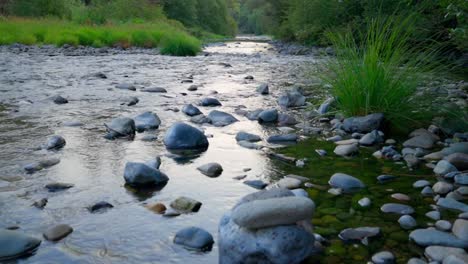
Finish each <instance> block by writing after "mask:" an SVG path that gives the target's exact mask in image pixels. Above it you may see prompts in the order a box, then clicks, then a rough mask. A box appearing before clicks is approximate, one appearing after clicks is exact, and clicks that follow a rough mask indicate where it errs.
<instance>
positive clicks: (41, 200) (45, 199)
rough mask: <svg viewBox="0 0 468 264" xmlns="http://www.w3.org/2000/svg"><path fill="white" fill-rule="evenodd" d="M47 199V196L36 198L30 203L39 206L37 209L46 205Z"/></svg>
mask: <svg viewBox="0 0 468 264" xmlns="http://www.w3.org/2000/svg"><path fill="white" fill-rule="evenodd" d="M48 201H49V200H47V198H42V199H40V200H37V201H35V202H34V203H33V204H32V205H33V206H34V207H36V208H39V209H44V207H45V206H46V205H47V202H48Z"/></svg>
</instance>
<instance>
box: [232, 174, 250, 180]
mask: <svg viewBox="0 0 468 264" xmlns="http://www.w3.org/2000/svg"><path fill="white" fill-rule="evenodd" d="M246 177H247V175H239V176H235V177H232V178H233V179H234V180H243V179H245V178H246Z"/></svg>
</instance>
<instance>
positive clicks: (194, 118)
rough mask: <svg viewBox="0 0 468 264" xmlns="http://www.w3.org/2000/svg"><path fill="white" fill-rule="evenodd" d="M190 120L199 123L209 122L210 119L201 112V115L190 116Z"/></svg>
mask: <svg viewBox="0 0 468 264" xmlns="http://www.w3.org/2000/svg"><path fill="white" fill-rule="evenodd" d="M190 122H192V123H195V124H199V125H202V124H211V119H210V118H208V117H206V116H205V115H203V114H201V115H196V116H192V117H191V118H190Z"/></svg>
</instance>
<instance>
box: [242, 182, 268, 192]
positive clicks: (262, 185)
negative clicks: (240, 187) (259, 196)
mask: <svg viewBox="0 0 468 264" xmlns="http://www.w3.org/2000/svg"><path fill="white" fill-rule="evenodd" d="M244 184H246V185H248V186H250V187H253V188H255V189H259V190H261V189H265V187H267V185H268V184H266V183H265V182H263V181H261V180H247V181H244Z"/></svg>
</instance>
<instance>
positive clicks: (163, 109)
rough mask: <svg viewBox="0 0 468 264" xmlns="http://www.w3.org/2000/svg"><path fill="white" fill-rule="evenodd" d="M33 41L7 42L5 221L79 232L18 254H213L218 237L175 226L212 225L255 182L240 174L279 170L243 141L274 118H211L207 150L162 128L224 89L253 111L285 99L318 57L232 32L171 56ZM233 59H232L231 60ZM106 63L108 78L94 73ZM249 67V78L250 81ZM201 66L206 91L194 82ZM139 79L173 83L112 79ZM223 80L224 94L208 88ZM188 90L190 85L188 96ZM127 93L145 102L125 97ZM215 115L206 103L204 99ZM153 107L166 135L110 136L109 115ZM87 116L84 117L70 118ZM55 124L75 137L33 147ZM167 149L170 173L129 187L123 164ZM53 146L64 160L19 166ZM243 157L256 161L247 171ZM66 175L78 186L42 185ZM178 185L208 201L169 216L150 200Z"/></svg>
mask: <svg viewBox="0 0 468 264" xmlns="http://www.w3.org/2000/svg"><path fill="white" fill-rule="evenodd" d="M38 50H40V49H32V50H30V51H27V52H11V50H10V49H7V48H2V49H0V99H1V100H0V111H1V113H0V228H5V227H8V226H19V227H20V230H22V231H23V232H25V233H27V234H29V235H32V236H35V237H38V238H41V237H42V233H43V232H44V231H45V230H46V229H48V228H50V227H52V226H54V225H56V224H60V223H65V224H69V225H70V226H72V227H73V228H74V232H73V233H72V234H71V235H69V236H68V237H67V238H65V239H64V240H62V241H60V242H58V243H52V242H48V241H43V242H42V245H41V246H40V248H39V250H38V251H37V252H36V254H35V255H33V256H31V257H29V258H26V259H21V260H18V261H17V262H18V263H184V262H185V263H216V262H217V259H218V256H217V254H218V253H217V252H218V250H217V247H216V243H215V245H214V248H213V250H212V251H211V252H207V253H196V252H190V251H187V250H186V249H184V248H182V247H180V246H177V245H174V244H173V243H172V240H173V237H174V235H175V233H176V232H177V231H178V230H180V229H182V228H184V227H187V226H198V227H201V228H204V229H206V230H207V231H209V232H210V233H211V234H213V236H214V238H215V241H217V226H218V222H219V219H220V217H221V216H222V214H223V213H224V212H225V211H227V210H229V209H230V208H231V207H232V206H233V205H234V204H235V203H236V201H237V200H238V199H239V198H240V197H242V196H243V195H245V194H248V193H250V192H253V191H255V189H252V188H251V187H248V186H246V185H244V184H242V182H240V181H236V180H233V179H232V177H234V176H238V175H242V174H247V175H248V176H247V179H263V180H265V181H267V182H268V181H269V180H270V179H271V178H274V177H277V176H278V175H281V174H282V173H283V172H282V171H281V170H280V169H275V168H276V167H275V166H273V165H272V164H271V163H272V161H271V160H270V159H268V158H267V157H266V156H265V155H264V154H263V153H262V152H261V151H257V150H250V149H245V148H242V147H240V146H238V145H237V144H236V142H235V139H234V137H235V134H236V133H237V132H238V131H241V130H244V131H248V132H250V133H255V134H260V135H263V136H266V135H268V134H270V133H273V132H275V129H274V128H268V127H262V126H261V125H259V124H258V123H257V122H253V121H250V120H247V119H246V118H245V117H242V116H238V115H235V116H236V117H237V118H238V119H239V120H240V122H237V123H235V124H233V125H230V126H227V127H224V128H218V127H212V126H206V125H204V126H203V127H202V128H203V129H204V130H205V133H206V134H210V135H213V137H212V138H209V142H210V146H209V148H208V150H207V151H206V152H204V153H203V154H201V155H200V156H197V157H193V158H188V159H180V158H177V157H175V156H173V155H171V154H170V153H168V152H167V151H166V149H165V147H164V145H163V143H162V139H163V137H164V133H165V131H166V130H167V129H168V127H170V126H171V125H172V124H173V123H174V122H176V121H188V120H189V118H188V117H187V116H185V115H184V114H183V113H182V112H175V111H171V110H170V109H173V108H178V109H181V108H182V106H183V105H184V104H187V103H196V102H197V101H198V100H199V99H201V98H203V97H205V96H213V97H216V98H218V99H219V100H220V101H221V103H222V104H223V106H222V107H217V108H216V109H219V110H221V111H226V112H229V113H232V114H234V110H235V109H236V108H238V107H243V106H245V107H246V109H248V110H254V109H257V108H266V107H277V104H276V96H277V95H278V94H279V93H280V91H281V89H283V88H284V87H286V86H288V85H292V84H295V83H298V82H306V78H305V76H306V74H307V72H308V70H309V69H310V67H313V65H314V64H315V63H316V62H317V60H316V59H315V58H313V57H306V56H286V55H279V54H277V53H276V52H275V50H274V49H273V47H272V46H271V45H270V44H268V43H260V42H229V43H227V44H224V45H214V46H210V47H207V48H206V49H205V51H206V52H207V53H208V55H207V56H204V55H200V56H197V57H186V58H185V57H183V58H181V57H170V56H161V55H157V54H151V52H148V51H145V52H141V53H138V52H133V53H123V52H122V53H119V52H117V53H115V54H102V55H100V56H95V55H82V56H66V55H64V54H62V53H58V54H53V55H54V56H51V54H49V53H48V52H39V51H38ZM226 63H229V64H230V65H232V67H226ZM97 72H103V73H105V74H106V75H107V77H108V78H107V79H99V78H95V77H93V76H92V75H93V74H95V73H97ZM246 75H253V76H254V77H255V79H254V80H253V81H249V80H245V79H244V77H245V76H246ZM189 76H193V84H196V85H199V89H198V91H194V92H189V91H187V88H188V87H189V86H190V85H191V84H192V83H185V82H182V81H183V80H186V79H188V77H189ZM124 82H125V83H134V84H136V86H137V87H138V88H143V87H164V88H166V89H167V91H168V93H167V94H155V93H144V92H141V91H139V90H138V91H136V92H133V91H127V90H120V89H115V88H113V87H114V86H115V85H116V84H118V83H124ZM261 82H268V83H269V84H270V91H271V93H272V95H268V96H261V95H258V94H257V93H255V88H256V87H257V86H258V85H259V83H261ZM213 90H215V91H217V92H218V94H214V95H213V94H212V91H213ZM182 93H187V94H186V95H184V94H182ZM55 94H60V95H62V96H64V97H66V98H68V100H69V103H68V104H65V105H56V104H54V103H52V102H51V101H50V99H49V98H50V97H51V96H53V95H55ZM130 96H137V97H138V98H139V100H140V102H139V103H138V104H137V105H135V106H126V105H121V103H123V102H125V101H126V100H127V99H128V98H129V97H130ZM201 110H202V112H204V113H205V114H208V112H209V111H210V110H211V109H209V108H203V107H201ZM145 111H154V112H156V113H157V114H158V115H159V117H160V118H161V120H162V125H161V127H160V128H159V129H158V130H157V131H154V132H150V134H151V133H152V134H156V135H157V136H158V140H156V141H154V142H145V141H142V140H141V138H142V137H143V136H144V135H146V134H137V136H136V137H135V139H134V140H133V141H129V140H125V139H120V140H115V141H109V140H106V139H104V138H103V135H104V134H105V127H104V125H103V124H104V123H106V122H110V121H111V120H112V119H113V118H115V117H119V116H128V117H132V116H135V115H137V114H140V113H142V112H145ZM68 121H79V122H82V123H83V124H84V126H82V127H67V126H64V123H66V122H68ZM51 135H61V136H63V137H64V138H65V139H66V141H67V144H66V146H65V147H64V148H63V149H61V150H58V151H45V150H36V147H38V146H40V145H41V144H43V143H44V142H45V141H46V139H47V138H48V137H49V136H51ZM157 155H161V156H162V166H161V170H162V171H163V172H164V173H166V174H167V175H168V176H169V178H170V180H169V182H168V184H167V185H166V186H164V187H163V188H162V189H161V190H156V191H154V192H148V193H144V194H141V193H139V194H135V193H133V192H132V191H131V190H129V189H127V188H125V186H124V179H123V171H124V166H125V163H126V162H127V161H145V160H149V159H151V158H154V157H155V156H157ZM46 157H58V158H60V160H61V161H60V163H59V164H58V165H56V166H53V167H51V168H48V169H44V170H42V171H39V172H37V173H34V174H26V173H25V171H24V170H23V166H24V165H26V164H28V163H31V162H34V161H38V160H41V159H43V158H46ZM208 162H219V163H220V164H222V166H223V168H224V172H223V174H222V175H221V176H220V177H218V178H209V177H206V176H204V175H202V174H201V173H200V172H198V171H197V170H196V167H198V166H200V165H203V164H205V163H208ZM244 168H251V169H252V170H251V171H249V172H243V169H244ZM50 182H66V183H72V184H74V187H73V188H71V189H68V190H65V191H61V192H56V193H49V192H47V190H46V189H45V188H44V185H45V184H47V183H50ZM179 196H187V197H191V198H194V199H196V200H199V201H201V202H202V203H203V206H202V208H201V210H200V211H199V212H197V213H193V214H185V215H181V216H178V217H175V218H165V217H162V216H161V215H158V214H155V213H153V212H151V211H150V210H148V209H146V208H145V207H144V205H145V204H146V203H153V202H163V203H165V204H166V205H168V204H169V203H170V201H172V200H174V199H175V198H177V197H179ZM41 198H48V200H49V202H48V204H47V206H46V207H45V208H44V209H43V210H40V209H37V208H35V207H33V206H31V204H32V203H33V202H34V201H36V200H39V199H41ZM99 201H107V202H110V203H111V204H113V205H114V208H113V209H111V210H108V211H106V212H104V213H98V214H91V213H90V212H89V211H88V209H87V207H88V206H91V205H93V204H94V203H96V202H99Z"/></svg>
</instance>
